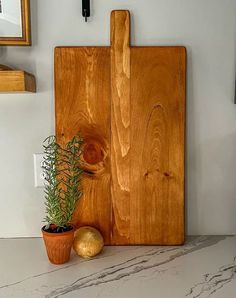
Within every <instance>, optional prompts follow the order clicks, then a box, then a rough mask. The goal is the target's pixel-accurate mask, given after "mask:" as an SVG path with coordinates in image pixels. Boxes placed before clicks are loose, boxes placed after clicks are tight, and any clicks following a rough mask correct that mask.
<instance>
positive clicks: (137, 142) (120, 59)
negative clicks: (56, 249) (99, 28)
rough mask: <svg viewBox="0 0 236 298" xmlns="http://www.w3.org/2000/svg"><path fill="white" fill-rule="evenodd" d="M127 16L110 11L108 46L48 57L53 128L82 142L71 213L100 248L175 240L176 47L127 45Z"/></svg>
mask: <svg viewBox="0 0 236 298" xmlns="http://www.w3.org/2000/svg"><path fill="white" fill-rule="evenodd" d="M129 42H130V16H129V12H128V11H113V12H112V15H111V47H72V48H69V47H64V48H57V49H56V51H55V88H56V130H57V136H58V137H59V138H60V141H61V142H62V143H63V142H65V141H66V140H67V139H69V138H70V137H72V136H73V135H74V134H76V133H77V132H78V130H80V131H81V132H82V134H83V135H84V137H85V147H84V159H85V161H86V169H85V170H86V175H85V179H84V182H83V187H84V196H83V198H82V199H81V201H80V203H79V205H78V208H77V210H76V212H75V218H74V219H75V222H78V225H79V226H82V225H87V224H88V225H92V226H94V227H97V228H99V229H100V230H101V231H102V233H103V235H104V236H105V242H106V244H112V245H127V244H164V245H167V244H168V245H171V244H182V243H183V242H184V131H185V75H186V74H185V73H186V52H185V48H184V47H130V44H129Z"/></svg>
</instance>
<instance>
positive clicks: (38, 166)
mask: <svg viewBox="0 0 236 298" xmlns="http://www.w3.org/2000/svg"><path fill="white" fill-rule="evenodd" d="M43 157H44V154H42V153H37V154H34V186H35V187H44V183H45V179H44V173H43V168H42V165H43V161H44V159H43Z"/></svg>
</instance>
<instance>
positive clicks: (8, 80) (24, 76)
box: [0, 65, 36, 93]
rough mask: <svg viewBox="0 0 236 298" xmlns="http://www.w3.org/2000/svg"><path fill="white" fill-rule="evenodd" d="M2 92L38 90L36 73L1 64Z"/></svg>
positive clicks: (0, 85) (0, 81) (0, 79)
mask: <svg viewBox="0 0 236 298" xmlns="http://www.w3.org/2000/svg"><path fill="white" fill-rule="evenodd" d="M0 92H4V93H11V92H36V80H35V77H34V75H32V74H30V73H28V72H26V71H23V70H16V69H11V68H9V67H7V66H3V65H0Z"/></svg>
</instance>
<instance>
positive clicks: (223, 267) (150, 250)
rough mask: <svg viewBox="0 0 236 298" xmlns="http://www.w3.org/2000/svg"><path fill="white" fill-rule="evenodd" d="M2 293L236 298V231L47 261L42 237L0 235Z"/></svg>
mask: <svg viewBox="0 0 236 298" xmlns="http://www.w3.org/2000/svg"><path fill="white" fill-rule="evenodd" d="M0 253H1V258H0V297H1V298H9V297H13V298H14V297H17V298H21V297H22V298H28V297H30V298H36V297H37V298H38V297H40V298H41V297H45V298H56V297H64V298H73V297H76V298H80V297H81V298H82V297H83V298H94V297H96V298H111V297H112V298H132V297H135V298H154V297H155V298H157V297H158V298H184V297H186V298H196V297H200V298H206V297H212V298H235V297H236V277H235V276H236V263H235V257H236V236H202V237H189V238H188V240H187V241H186V244H185V245H184V246H181V247H175V246H174V247H170V246H167V247H163V246H146V247H143V246H140V247H138V246H127V247H105V248H104V251H103V253H102V254H100V255H99V256H98V257H96V258H95V259H90V260H83V259H81V258H79V257H77V256H76V255H75V254H74V253H72V257H71V261H70V262H69V263H67V264H64V265H61V266H56V265H52V264H50V263H49V262H48V260H47V257H46V253H45V250H44V245H43V243H42V239H38V238H35V239H1V240H0Z"/></svg>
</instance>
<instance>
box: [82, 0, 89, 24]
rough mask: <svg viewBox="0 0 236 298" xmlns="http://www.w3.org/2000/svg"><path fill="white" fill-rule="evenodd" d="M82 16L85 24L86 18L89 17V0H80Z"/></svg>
mask: <svg viewBox="0 0 236 298" xmlns="http://www.w3.org/2000/svg"><path fill="white" fill-rule="evenodd" d="M82 15H83V17H84V18H85V22H87V20H88V17H90V0H82Z"/></svg>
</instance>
